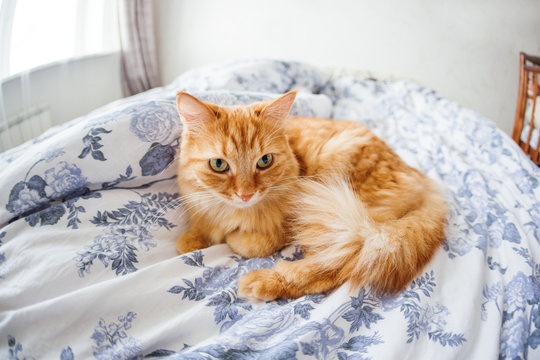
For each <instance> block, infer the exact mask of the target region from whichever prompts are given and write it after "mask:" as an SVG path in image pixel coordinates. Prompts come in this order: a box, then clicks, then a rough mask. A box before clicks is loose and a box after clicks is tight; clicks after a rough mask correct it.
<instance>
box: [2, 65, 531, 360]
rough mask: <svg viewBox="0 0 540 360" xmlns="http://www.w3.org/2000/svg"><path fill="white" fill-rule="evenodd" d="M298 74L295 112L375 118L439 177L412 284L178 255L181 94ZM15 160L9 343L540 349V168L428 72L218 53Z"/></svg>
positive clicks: (320, 355) (241, 350) (396, 350)
mask: <svg viewBox="0 0 540 360" xmlns="http://www.w3.org/2000/svg"><path fill="white" fill-rule="evenodd" d="M292 89H298V90H299V94H298V96H297V100H296V102H295V105H294V108H293V110H292V113H293V115H306V116H318V117H326V118H334V119H336V120H340V119H348V120H354V121H358V122H360V123H362V124H365V125H367V126H369V127H370V128H371V129H372V130H373V131H374V132H375V133H376V134H377V135H378V136H379V137H381V138H382V139H384V140H385V141H386V142H387V143H388V144H389V145H390V146H391V147H392V148H393V149H394V150H395V151H396V152H397V153H398V154H399V155H400V156H401V157H402V158H403V159H404V160H405V161H406V162H407V163H408V164H410V165H411V166H414V167H416V168H418V169H420V170H422V171H423V172H425V173H426V174H427V175H428V176H430V177H431V178H433V179H435V180H436V181H437V182H438V183H439V184H440V186H441V188H442V190H443V192H444V194H445V197H446V198H447V200H448V203H449V213H450V214H449V218H448V224H447V229H446V240H445V242H444V246H443V247H442V248H441V249H440V250H439V251H438V252H437V253H436V255H435V257H434V259H433V260H432V261H431V262H430V263H429V264H428V266H427V267H426V268H425V269H423V271H422V272H421V273H420V274H419V276H418V277H417V278H416V279H415V280H414V281H413V282H412V283H411V284H410V286H408V287H407V289H405V290H404V291H403V292H402V293H400V294H398V295H396V296H393V297H378V296H375V295H374V294H373V293H372V292H371V291H370V290H369V289H360V290H357V291H354V292H350V291H349V289H348V286H347V284H345V285H344V286H342V287H340V288H338V289H336V290H334V291H332V292H328V293H323V294H316V295H311V296H305V297H302V298H299V299H297V300H276V301H270V302H252V301H246V300H245V299H242V298H239V297H238V296H237V289H238V279H239V278H240V277H241V276H243V275H244V274H246V273H247V272H249V271H251V270H253V269H259V268H265V267H271V266H273V264H274V263H275V262H276V261H277V260H278V259H286V260H291V261H294V260H295V259H298V258H300V257H301V256H302V254H301V251H300V249H298V248H295V247H292V246H289V247H286V248H284V249H283V250H281V251H279V252H278V253H276V254H274V255H273V256H271V257H268V258H253V259H245V258H242V257H240V256H238V255H235V254H234V253H232V251H231V250H230V249H229V248H228V246H227V245H216V246H212V247H210V248H207V249H204V250H200V251H195V252H192V253H188V254H185V255H182V256H180V255H177V254H176V251H175V242H176V239H177V237H178V236H179V235H180V234H181V233H182V231H183V229H184V228H185V226H186V218H185V216H184V214H183V211H182V202H181V201H180V199H179V197H178V191H177V185H176V180H175V174H176V166H175V158H176V156H177V150H178V145H179V136H180V134H181V131H182V129H181V123H180V121H179V117H178V115H177V113H176V106H175V94H176V92H177V91H180V90H183V91H188V92H190V93H192V94H193V95H195V96H197V97H199V98H200V99H202V100H207V101H212V102H216V103H218V104H222V105H231V104H243V103H250V102H252V101H256V100H264V99H271V98H275V97H276V96H277V95H278V94H281V93H284V92H286V91H289V90H292ZM81 101H84V99H81ZM0 169H1V170H0V189H1V191H0V358H10V359H23V358H26V359H31V358H35V359H40V358H47V359H89V358H96V359H132V358H170V359H295V358H297V359H404V358H408V359H434V358H437V359H458V358H459V359H493V358H497V357H500V358H508V359H525V358H531V359H532V358H538V357H540V311H539V308H540V245H539V239H540V201H539V200H540V187H539V181H540V170H539V168H538V167H536V165H534V164H533V163H532V162H531V161H530V160H529V159H528V158H527V157H526V156H525V155H524V154H523V152H522V151H521V149H520V148H519V147H518V146H517V145H516V144H515V143H514V142H513V141H512V140H511V139H510V138H509V137H508V136H507V135H506V134H504V133H503V132H502V131H501V130H500V129H499V128H497V127H496V126H495V125H494V123H493V122H491V121H490V120H488V119H485V118H483V117H482V116H480V115H478V114H476V113H474V112H473V111H471V110H468V109H465V108H462V107H460V106H458V105H457V104H455V103H453V102H451V101H449V100H447V99H445V98H443V97H441V96H440V95H438V94H437V93H436V92H434V91H432V90H430V89H427V88H425V87H422V86H419V85H417V84H414V83H411V82H408V81H401V80H384V79H375V78H371V77H365V76H359V75H355V74H348V73H346V72H335V71H329V70H328V69H319V68H316V67H312V66H309V65H307V64H302V63H298V62H288V61H270V60H249V61H247V60H246V61H236V62H229V63H225V64H219V65H214V66H210V67H205V68H200V69H196V70H193V71H189V72H187V73H184V74H182V75H181V76H179V77H178V78H177V79H176V80H174V81H173V82H172V83H171V84H169V85H168V86H165V87H162V88H156V89H152V90H150V91H147V92H145V93H141V94H138V95H135V96H132V97H129V98H125V99H121V100H118V101H116V102H113V103H111V104H109V105H107V106H105V107H102V108H99V109H97V110H95V111H93V112H91V113H89V114H88V115H86V116H83V117H80V118H77V119H75V120H73V121H71V122H68V123H66V124H64V125H61V126H58V127H55V128H52V129H50V130H49V131H47V132H46V133H45V134H43V135H42V136H40V137H38V138H36V139H34V140H32V141H30V142H28V143H26V144H23V145H21V146H20V147H18V148H15V149H12V150H9V151H7V152H4V153H3V154H0Z"/></svg>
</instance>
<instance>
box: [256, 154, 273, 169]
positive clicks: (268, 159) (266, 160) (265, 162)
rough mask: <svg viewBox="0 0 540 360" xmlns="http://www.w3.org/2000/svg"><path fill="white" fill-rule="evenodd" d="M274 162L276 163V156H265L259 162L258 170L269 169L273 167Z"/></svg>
mask: <svg viewBox="0 0 540 360" xmlns="http://www.w3.org/2000/svg"><path fill="white" fill-rule="evenodd" d="M272 162H274V156H273V155H272V154H266V155H263V157H261V158H260V159H259V161H257V168H259V169H266V168H267V167H269V166H270V165H272Z"/></svg>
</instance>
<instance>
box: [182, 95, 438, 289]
mask: <svg viewBox="0 0 540 360" xmlns="http://www.w3.org/2000/svg"><path fill="white" fill-rule="evenodd" d="M295 97H296V92H289V93H287V94H285V95H283V96H281V97H280V98H278V99H276V100H273V101H268V102H259V103H254V104H251V105H247V106H233V107H220V106H217V105H214V104H211V103H205V102H202V101H199V100H198V99H196V98H194V97H193V96H191V95H189V94H187V93H184V92H180V93H178V94H177V106H178V112H179V114H180V118H181V120H182V122H183V126H184V128H183V133H182V144H181V150H180V157H179V165H178V182H179V188H180V192H181V194H182V196H183V201H184V204H185V208H186V211H187V213H188V215H189V218H190V219H189V228H188V230H187V231H186V232H185V233H184V234H182V235H181V236H180V238H179V239H178V242H177V250H178V252H179V253H180V254H183V253H186V252H190V251H194V250H198V249H202V248H205V247H208V246H210V245H213V244H218V243H223V242H226V243H227V244H228V245H229V246H230V247H231V248H232V250H233V251H234V252H236V253H238V254H239V255H242V256H244V257H264V256H269V255H271V254H273V253H274V252H275V251H277V250H279V249H281V248H282V247H284V246H285V245H286V244H289V243H295V244H297V245H300V246H301V248H302V250H303V253H304V258H303V259H301V260H298V261H293V262H289V261H280V262H278V264H277V265H276V266H275V268H273V269H261V270H256V271H252V272H250V273H249V274H247V275H246V276H244V277H243V278H241V279H240V281H239V290H238V291H239V294H240V295H242V296H250V297H255V298H257V299H263V300H272V299H276V298H298V297H300V296H303V295H306V294H313V293H318V292H322V291H326V290H331V289H334V288H336V287H338V286H340V285H341V284H343V283H345V282H346V281H350V284H351V286H352V287H353V288H356V287H359V286H369V287H371V288H372V289H373V290H374V291H375V292H376V293H378V294H396V293H398V292H399V291H401V290H403V289H404V288H405V287H406V286H407V285H408V284H409V283H410V282H411V281H412V280H413V279H414V277H415V276H416V275H417V274H418V273H419V272H420V271H421V269H422V268H423V267H424V265H426V263H428V262H429V261H430V259H431V258H432V256H433V254H434V253H435V251H436V250H437V249H438V248H439V246H440V245H441V244H442V242H443V239H444V224H445V218H446V204H445V200H444V198H443V197H442V195H441V194H440V192H439V190H438V188H437V186H436V184H435V183H434V182H433V181H432V180H431V179H430V178H428V177H427V176H425V175H424V174H422V173H421V172H419V171H418V170H416V169H414V168H411V167H409V166H408V165H407V164H405V163H404V162H403V161H402V160H401V159H400V158H399V157H398V156H397V155H396V154H395V153H394V152H393V151H392V150H391V149H390V148H389V147H388V146H387V145H386V144H385V143H384V142H383V141H382V140H381V139H379V138H378V137H377V136H375V135H374V134H373V133H372V132H371V131H370V130H368V129H367V128H366V127H364V126H362V125H359V124H356V123H353V122H346V121H334V120H327V119H318V118H302V117H290V118H288V117H287V116H288V113H289V111H290V109H291V107H292V104H293V102H294V99H295Z"/></svg>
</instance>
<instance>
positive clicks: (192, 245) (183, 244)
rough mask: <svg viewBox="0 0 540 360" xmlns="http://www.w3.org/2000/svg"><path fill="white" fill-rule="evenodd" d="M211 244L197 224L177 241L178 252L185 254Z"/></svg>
mask: <svg viewBox="0 0 540 360" xmlns="http://www.w3.org/2000/svg"><path fill="white" fill-rule="evenodd" d="M209 245H210V242H209V241H208V239H207V238H206V237H205V236H204V235H203V234H202V233H201V232H200V231H199V229H198V228H197V227H195V226H191V227H190V228H189V229H188V230H187V231H186V232H185V233H183V234H182V235H180V237H179V238H178V240H177V241H176V251H177V252H178V254H185V253H188V252H192V251H195V250H200V249H204V248H207V247H208V246H209Z"/></svg>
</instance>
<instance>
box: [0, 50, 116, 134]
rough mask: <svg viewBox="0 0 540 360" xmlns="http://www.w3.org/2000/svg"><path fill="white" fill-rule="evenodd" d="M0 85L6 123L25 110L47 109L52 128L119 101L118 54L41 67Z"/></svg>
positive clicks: (6, 80)
mask: <svg viewBox="0 0 540 360" xmlns="http://www.w3.org/2000/svg"><path fill="white" fill-rule="evenodd" d="M1 85H2V93H3V101H4V106H5V115H6V117H7V118H8V119H10V118H12V117H14V116H16V115H18V114H19V113H20V112H22V111H24V110H25V109H27V108H29V107H33V106H36V105H38V106H41V105H47V106H48V107H49V108H50V111H51V120H52V123H53V125H57V124H61V123H63V122H65V121H69V120H72V119H74V118H75V117H78V116H82V115H85V114H86V113H88V112H90V111H91V110H94V109H96V108H97V107H99V106H102V105H105V104H107V103H109V102H111V101H113V100H116V99H119V98H121V97H122V85H121V81H120V54H119V53H111V54H104V55H93V56H87V57H83V58H78V59H72V60H68V61H63V62H57V63H54V64H48V65H44V66H42V67H39V68H36V69H32V70H31V71H30V72H28V73H26V74H23V75H22V76H21V75H15V76H13V77H10V78H8V79H5V80H4V81H3V82H2V83H1ZM0 116H1V114H0ZM0 120H3V119H1V118H0ZM44 130H45V129H44Z"/></svg>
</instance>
